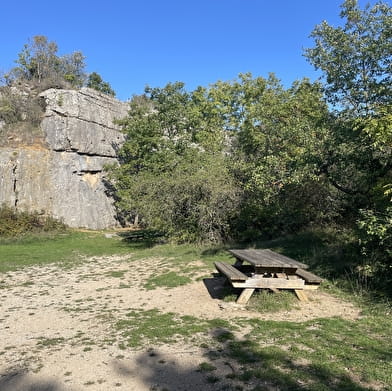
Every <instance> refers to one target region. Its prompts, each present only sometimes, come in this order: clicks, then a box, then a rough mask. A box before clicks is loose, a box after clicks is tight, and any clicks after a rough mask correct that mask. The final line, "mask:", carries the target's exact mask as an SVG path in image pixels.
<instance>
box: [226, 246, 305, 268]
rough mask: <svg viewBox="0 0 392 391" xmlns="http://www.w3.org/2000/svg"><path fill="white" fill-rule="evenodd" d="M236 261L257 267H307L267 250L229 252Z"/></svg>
mask: <svg viewBox="0 0 392 391" xmlns="http://www.w3.org/2000/svg"><path fill="white" fill-rule="evenodd" d="M229 252H230V253H231V254H233V255H234V256H235V257H236V258H237V259H240V260H241V261H246V262H249V263H250V264H252V265H254V266H257V267H268V268H275V267H276V268H291V269H307V268H308V265H306V264H304V263H301V262H298V261H295V260H294V259H291V258H289V257H286V256H284V255H282V254H278V253H276V252H274V251H271V250H269V249H263V250H257V249H247V250H229Z"/></svg>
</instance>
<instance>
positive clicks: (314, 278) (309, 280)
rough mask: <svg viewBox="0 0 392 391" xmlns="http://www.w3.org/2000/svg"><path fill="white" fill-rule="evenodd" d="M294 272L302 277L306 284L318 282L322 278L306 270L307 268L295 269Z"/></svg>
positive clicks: (320, 281)
mask: <svg viewBox="0 0 392 391" xmlns="http://www.w3.org/2000/svg"><path fill="white" fill-rule="evenodd" d="M295 274H296V275H297V276H299V277H301V278H303V279H304V280H305V281H306V282H307V283H308V284H320V283H322V281H323V279H322V278H321V277H319V276H316V275H315V274H313V273H311V272H308V271H307V270H303V269H297V270H296V272H295Z"/></svg>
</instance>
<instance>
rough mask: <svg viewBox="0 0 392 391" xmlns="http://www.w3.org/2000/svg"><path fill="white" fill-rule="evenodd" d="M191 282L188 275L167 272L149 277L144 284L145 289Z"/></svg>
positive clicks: (171, 286)
mask: <svg viewBox="0 0 392 391" xmlns="http://www.w3.org/2000/svg"><path fill="white" fill-rule="evenodd" d="M190 282H192V280H191V279H190V278H189V277H188V276H183V275H180V274H177V273H176V272H168V273H164V274H161V275H159V276H153V277H150V278H149V279H148V280H147V281H146V283H145V284H144V288H145V289H147V290H151V289H155V288H157V287H165V288H175V287H177V286H181V285H186V284H189V283H190Z"/></svg>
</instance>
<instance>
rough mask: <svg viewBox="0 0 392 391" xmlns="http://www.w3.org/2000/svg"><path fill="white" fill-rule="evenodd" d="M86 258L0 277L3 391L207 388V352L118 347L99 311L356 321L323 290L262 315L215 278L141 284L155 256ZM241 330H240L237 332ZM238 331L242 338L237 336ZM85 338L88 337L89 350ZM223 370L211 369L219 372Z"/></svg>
mask: <svg viewBox="0 0 392 391" xmlns="http://www.w3.org/2000/svg"><path fill="white" fill-rule="evenodd" d="M128 258H129V255H128V256H125V257H124V256H121V257H120V256H115V257H100V258H91V259H89V260H87V261H86V262H84V263H83V264H82V265H79V266H76V267H73V268H70V269H64V268H59V267H57V266H54V265H51V266H45V267H31V268H26V269H23V270H20V271H15V272H9V273H7V274H6V275H3V276H0V296H1V301H0V390H1V391H22V390H23V391H78V390H85V389H87V390H91V391H100V390H102V391H103V390H105V391H106V390H119V391H122V390H124V391H125V390H127V391H130V390H138V391H145V390H170V391H173V390H213V389H216V387H215V385H214V384H209V383H206V381H205V376H204V375H203V374H201V373H200V372H198V371H196V369H197V368H198V366H199V364H200V363H202V362H204V361H206V358H205V351H204V350H203V348H202V347H200V346H194V345H192V344H187V343H184V342H181V341H177V342H176V343H170V344H166V345H165V344H164V345H159V346H144V347H143V348H142V349H134V350H133V349H130V348H127V349H125V350H124V349H120V347H119V346H118V344H116V343H114V342H113V339H112V337H113V329H112V324H111V323H110V322H107V321H105V320H104V317H102V316H101V315H102V314H110V316H112V317H113V316H114V317H119V318H121V317H123V316H125V314H126V313H127V312H128V311H129V309H130V308H132V309H140V310H148V309H159V310H160V311H162V312H174V313H177V314H179V315H191V316H195V317H197V318H202V319H215V318H220V319H227V320H230V319H234V318H239V317H242V318H260V319H268V320H286V321H293V322H300V321H305V320H310V319H315V318H320V317H335V316H339V317H343V318H348V319H356V318H358V317H359V316H360V313H359V310H358V309H357V308H355V307H354V306H353V305H352V304H350V303H347V302H343V301H342V300H340V299H337V298H334V297H332V296H330V295H328V294H326V293H323V292H321V291H313V292H311V293H309V296H310V299H311V301H310V302H309V303H306V302H299V303H298V309H295V310H291V311H283V312H278V313H274V314H267V315H265V314H264V315H262V314H259V313H256V312H250V311H248V310H247V309H246V308H245V307H244V306H241V305H237V304H235V303H227V302H224V301H222V300H221V299H220V298H219V294H218V292H219V290H220V289H221V288H222V280H221V279H219V278H214V277H212V274H211V278H208V279H205V280H203V281H195V282H193V283H192V284H188V285H185V286H181V287H177V288H172V289H164V288H157V289H153V290H146V289H144V288H143V283H144V281H146V279H147V278H148V277H149V276H150V275H151V273H152V270H154V268H155V266H159V262H160V260H159V259H146V260H141V261H137V262H135V263H132V267H130V264H129V262H126V259H128ZM243 333H244V334H245V333H246V330H244V331H243ZM239 337H241V336H239ZM88 343H91V347H89V345H88ZM227 370H228V368H227V367H226V368H225V367H222V368H220V367H219V366H218V368H217V373H219V372H221V373H223V372H224V371H227Z"/></svg>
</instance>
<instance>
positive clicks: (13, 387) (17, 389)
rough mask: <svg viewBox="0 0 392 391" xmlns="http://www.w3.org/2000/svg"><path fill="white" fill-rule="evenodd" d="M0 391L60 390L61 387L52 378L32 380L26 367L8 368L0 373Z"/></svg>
mask: <svg viewBox="0 0 392 391" xmlns="http://www.w3.org/2000/svg"><path fill="white" fill-rule="evenodd" d="M0 390H1V391H62V390H63V387H62V386H61V385H60V384H59V383H58V382H56V381H53V380H33V379H32V378H31V376H30V375H29V374H28V371H27V370H26V369H15V368H10V369H8V370H7V371H6V372H5V373H0Z"/></svg>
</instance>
